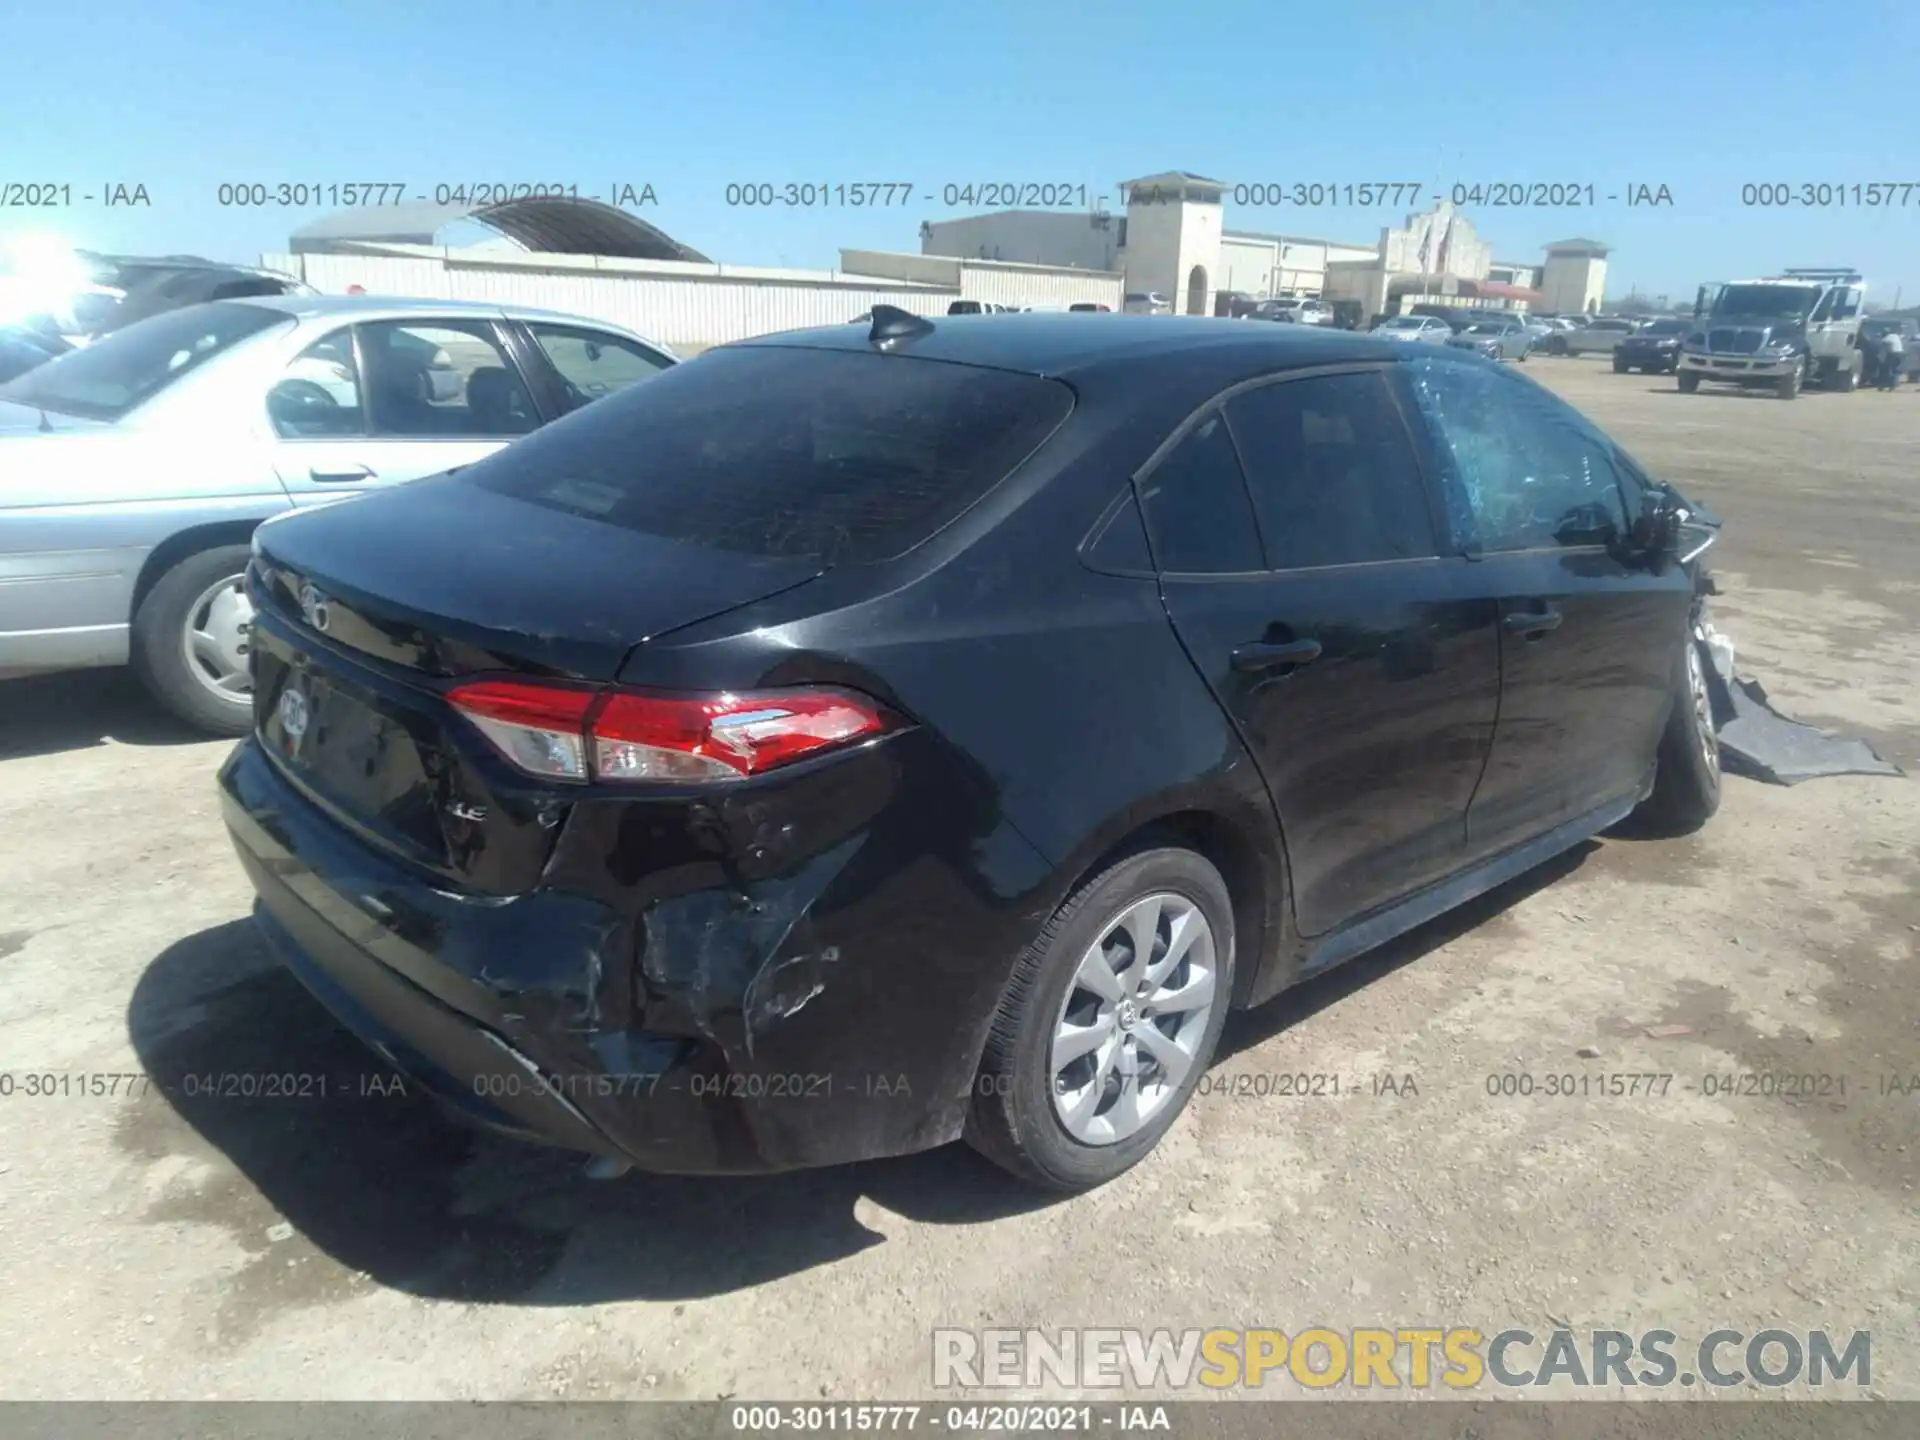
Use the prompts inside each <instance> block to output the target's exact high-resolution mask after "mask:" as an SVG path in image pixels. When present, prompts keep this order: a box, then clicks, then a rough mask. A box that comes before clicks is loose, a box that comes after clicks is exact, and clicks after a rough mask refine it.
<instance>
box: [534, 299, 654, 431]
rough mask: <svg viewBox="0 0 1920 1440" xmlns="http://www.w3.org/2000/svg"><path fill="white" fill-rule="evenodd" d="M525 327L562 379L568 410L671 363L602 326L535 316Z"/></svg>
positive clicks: (627, 384)
mask: <svg viewBox="0 0 1920 1440" xmlns="http://www.w3.org/2000/svg"><path fill="white" fill-rule="evenodd" d="M527 329H528V330H529V331H531V332H532V334H533V338H534V340H535V341H536V342H538V344H539V346H540V349H541V351H542V352H543V353H544V354H545V355H546V357H547V359H548V360H549V361H550V362H551V363H552V365H553V368H554V369H555V370H556V371H558V372H559V375H560V378H561V379H562V380H563V381H565V382H566V386H565V394H566V400H567V407H568V408H569V409H572V410H577V409H579V408H580V407H581V406H582V405H585V404H588V403H590V402H591V401H594V400H598V399H600V398H601V397H602V396H605V395H611V394H613V392H614V391H616V390H624V389H626V387H627V386H629V385H631V384H633V383H634V382H635V381H636V380H645V379H647V378H649V377H650V376H654V375H658V374H659V373H660V372H661V371H662V370H664V369H666V368H667V366H669V365H671V364H672V363H673V362H672V361H671V360H670V359H668V358H667V357H666V356H665V355H662V354H661V353H660V352H659V351H657V350H649V349H648V348H647V347H646V346H644V345H642V344H640V343H639V342H638V341H635V340H629V339H627V338H626V337H625V336H624V335H610V334H608V333H607V332H606V331H604V330H587V329H582V328H580V327H578V326H572V325H548V324H546V323H544V322H542V321H538V320H530V321H528V322H527Z"/></svg>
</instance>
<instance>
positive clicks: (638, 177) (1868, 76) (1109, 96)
mask: <svg viewBox="0 0 1920 1440" xmlns="http://www.w3.org/2000/svg"><path fill="white" fill-rule="evenodd" d="M1823 15H1824V16H1830V17H1831V18H1823ZM74 24H75V22H74V12H73V11H72V10H71V9H70V8H69V7H63V6H58V5H46V4H42V5H23V6H19V7H16V9H15V11H14V13H12V14H11V15H10V16H9V18H8V21H7V26H6V45H5V50H4V53H0V184H5V183H6V182H9V181H11V182H55V183H68V184H71V185H72V187H73V192H74V195H75V196H76V201H77V197H78V196H79V195H80V194H82V193H95V194H97V193H99V192H100V190H101V188H102V187H103V186H104V185H106V184H109V183H113V182H119V183H122V184H125V185H128V186H132V185H134V184H143V185H145V186H146V188H147V191H148V193H149V195H150V197H151V202H152V203H151V206H150V207H145V208H131V209H123V208H103V207H102V206H100V205H99V204H98V202H95V203H92V204H88V203H85V202H78V203H76V204H74V205H73V206H72V207H70V208H65V209H52V210H46V209H40V210H21V209H0V235H6V234H18V233H19V232H21V231H23V230H27V229H30V228H31V229H38V230H41V231H47V230H52V231H56V232H58V233H59V234H61V235H63V236H65V237H66V238H68V239H70V240H71V241H72V242H73V243H76V244H80V245H83V246H88V247H93V248H101V249H109V250H121V251H133V252H159V251H172V250H180V251H191V252H196V253H201V254H208V255H214V256H218V257H221V258H226V259H237V260H253V259H254V258H256V257H257V256H258V255H259V254H260V253H261V252H262V251H266V250H274V249H280V248H283V247H284V244H285V241H286V237H287V235H288V233H289V232H290V231H292V230H293V229H294V228H296V227H297V226H298V225H299V224H301V223H303V222H304V221H305V220H307V219H310V218H314V217H315V216H317V215H318V214H320V213H324V212H323V211H322V210H309V211H297V210H280V209H268V210H252V209H232V208H225V209H223V208H222V207H220V206H219V205H218V203H217V197H218V187H219V185H220V184H221V183H222V182H226V181H249V182H250V181H261V182H266V183H268V184H277V183H279V182H282V181H285V182H302V181H305V182H317V183H320V184H325V183H328V182H342V181H400V182H405V184H406V185H407V187H408V189H409V191H410V192H411V193H425V192H429V191H431V189H432V188H433V187H434V186H436V185H440V184H449V185H450V184H458V183H461V182H544V183H559V184H571V185H577V186H579V188H580V191H581V193H583V194H591V193H601V192H604V191H605V190H606V189H607V187H608V186H609V185H610V184H614V183H631V184H634V185H635V186H636V188H638V186H639V185H640V184H641V183H647V184H651V185H652V186H653V188H654V191H655V193H656V195H657V197H658V202H659V203H658V205H657V206H655V207H652V208H650V209H649V210H647V211H645V212H644V213H645V214H646V216H647V218H649V219H650V220H652V221H653V222H654V223H656V224H658V225H660V226H661V227H662V228H664V229H665V230H667V231H668V232H669V233H671V234H673V235H675V236H677V237H679V238H681V239H683V240H685V241H686V242H687V243H688V244H691V245H693V246H694V247H696V248H697V249H699V250H702V251H704V252H705V253H707V254H708V255H710V256H712V257H714V258H715V259H719V260H722V261H732V262H735V263H739V264H763V265H779V264H787V265H795V266H805V267H821V268H825V267H830V266H833V265H835V264H837V262H838V248H839V247H840V246H842V245H845V246H851V247H863V248H874V249H892V250H917V249H918V248H919V241H918V235H917V231H918V226H919V222H920V221H921V220H923V219H934V218H942V217H944V216H946V215H950V214H964V213H970V212H971V211H972V210H974V209H977V208H979V207H977V206H974V207H969V206H964V205H962V206H959V207H955V208H951V209H950V208H948V207H946V206H944V205H942V204H940V203H938V202H939V199H940V193H941V191H942V188H943V187H944V186H945V185H947V184H956V185H958V184H964V183H966V182H969V181H1018V182H1029V181H1032V182H1055V183H1068V184H1073V185H1080V184H1084V185H1086V186H1088V187H1089V189H1091V190H1100V191H1108V192H1110V191H1112V190H1113V188H1114V186H1115V185H1116V184H1117V183H1118V182H1119V181H1121V180H1124V179H1129V178H1132V177H1135V176H1139V175H1145V174H1150V173H1153V172H1155V171H1159V170H1164V169H1170V168H1186V169H1192V170H1196V171H1199V172H1200V173H1202V174H1207V175H1212V176H1217V177H1220V178H1223V179H1226V180H1229V181H1249V182H1252V181H1279V182H1283V183H1292V182H1295V181H1315V180H1325V181H1334V182H1339V183H1345V182H1348V181H1356V182H1357V181H1369V180H1375V181H1378V180H1391V181H1418V182H1420V183H1421V184H1423V185H1424V186H1426V187H1428V188H1429V190H1430V191H1431V190H1434V189H1439V188H1444V187H1445V186H1447V185H1449V184H1451V183H1453V182H1456V181H1457V182H1461V183H1469V184H1470V183H1474V182H1476V181H1502V180H1522V181H1530V182H1532V181H1538V182H1554V181H1557V182H1563V183H1573V184H1580V185H1585V184H1592V185H1593V186H1594V187H1595V188H1596V191H1597V192H1598V193H1599V195H1600V196H1601V202H1600V204H1599V206H1598V208H1595V209H1580V210H1566V209H1500V210H1495V209H1491V208H1487V207H1484V206H1483V207H1480V208H1474V207H1471V206H1470V207H1468V214H1469V216H1470V218H1471V219H1472V220H1473V221H1474V222H1475V224H1476V225H1477V226H1478V227H1479V230H1480V233H1481V235H1482V236H1483V238H1486V239H1488V240H1490V241H1491V242H1492V244H1493V246H1494V250H1495V253H1496V256H1497V257H1498V258H1500V259H1503V260H1508V259H1510V260H1532V259H1536V258H1538V255H1539V247H1540V246H1541V245H1543V244H1544V243H1546V242H1548V241H1552V240H1558V239H1563V238H1567V237H1569V236H1574V235H1584V236H1591V237H1593V238H1596V239H1600V240H1603V241H1605V242H1608V243H1610V244H1612V245H1613V246H1615V247H1616V249H1615V254H1614V259H1613V263H1612V270H1611V274H1610V277H1609V291H1610V293H1612V294H1615V295H1618V294H1620V293H1623V292H1624V291H1625V290H1627V289H1628V288H1629V287H1634V286H1637V287H1639V288H1641V289H1642V290H1644V291H1646V292H1647V293H1670V294H1673V295H1676V296H1678V295H1681V294H1691V292H1692V288H1693V286H1694V285H1695V284H1696V283H1697V282H1698V281H1700V280H1703V279H1713V278H1728V277H1734V276H1739V275H1745V274H1752V273H1765V272H1768V271H1772V270H1776V269H1778V268H1780V267H1782V266H1786V265H1814V264H1838V263H1850V264H1855V265H1858V266H1860V267H1861V268H1862V269H1863V270H1864V271H1865V272H1866V274H1867V276H1868V279H1869V282H1870V286H1871V288H1870V291H1869V298H1870V299H1876V300H1879V301H1881V302H1883V303H1884V302H1889V301H1891V300H1892V298H1893V294H1894V291H1895V290H1896V288H1898V289H1902V290H1903V291H1904V302H1905V303H1907V304H1912V303H1915V302H1916V301H1920V128H1916V121H1920V4H1910V3H1909V4H1901V3H1893V0H1884V3H1866V4H1857V5H1849V6H1845V7H1840V8H1834V7H1823V6H1821V5H1818V4H1787V3H1778V0H1775V3H1766V0H1761V3H1743V4H1737V5H1736V4H1733V3H1728V0H1688V3H1685V4H1676V3H1672V0H1666V3H1661V4H1643V3H1639V0H1622V3H1611V4H1606V5H1582V4H1574V3H1571V0H1530V3H1524V4H1517V3H1516V4H1509V3H1503V0H1489V3H1480V4H1475V3H1472V0H1449V3H1422V4H1415V3H1406V0H1325V3H1317V4H1301V3H1275V0H1265V3H1244V0H1222V3H1217V4H1214V5H1203V4H1192V3H1186V4H1175V3H1172V0H1160V3H1157V4H1156V3H1140V4H1108V5H1102V6H1093V5H1064V4H1058V3H1055V4H1048V3H1045V0H1028V3H1023V4H1004V3H972V4H965V5H918V6H916V5H903V4H898V3H891V4H877V3H869V0H857V3H835V0H804V3H803V0H787V3H783V4H768V3H759V0H756V3H730V0H703V3H701V4H699V5H697V6H671V7H669V6H656V5H648V4H645V3H640V4H630V5H613V4H591V3H584V0H564V3H549V4H544V5H525V4H522V5H508V4H499V3H491V0H459V3H455V4H437V5H430V6H411V5H396V4H393V3H391V0H381V3H373V0H336V3H334V4H331V5H328V6H324V7H315V6H311V5H301V6H286V5H280V4H275V3H270V0H261V3H256V4H253V5H249V6H235V5H232V4H231V3H230V0H229V3H227V4H224V5H218V6H216V5H213V4H208V3H204V0H168V3H166V4H164V5H156V4H151V3H145V4H132V3H128V0H101V3H96V4H94V5H90V6H88V7H87V10H86V16H85V25H84V27H83V29H82V30H81V31H76V29H75V28H74ZM806 180H816V181H824V182H838V181H890V180H904V181H912V182H913V183H914V185H915V187H916V192H917V193H918V194H931V195H933V197H934V200H935V203H933V204H931V205H928V204H923V203H921V202H920V201H919V200H917V199H916V200H915V202H914V203H913V204H912V205H910V206H907V207H900V206H894V207H890V208H884V209H878V210H858V209H837V208H812V209H774V210H764V209H747V208H741V207H737V206H736V207H729V206H728V205H727V204H726V187H727V185H728V184H729V183H730V182H742V181H770V182H774V183H777V184H784V183H786V182H788V181H796V182H797V181H806ZM1876 181H1904V182H1912V184H1911V188H1910V190H1909V192H1908V203H1907V204H1906V205H1905V206H1904V208H1893V209H1880V210H1865V211H1863V210H1861V209H1859V208H1856V207H1854V206H1852V205H1849V206H1848V207H1847V208H1844V209H1840V208H1829V209H1818V208H1815V209H1803V208H1799V207H1793V208H1786V209H1779V208H1756V207H1751V206H1747V205H1743V204H1742V196H1741V187H1742V185H1743V184H1750V183H1761V182H1786V183H1788V184H1796V185H1797V184H1799V183H1802V182H1809V183H1823V182H1824V183H1828V184H1836V185H1845V186H1851V185H1853V184H1855V183H1861V184H1865V183H1870V182H1876ZM1634 184H1645V185H1648V186H1654V187H1657V186H1660V185H1665V186H1666V187H1667V188H1668V189H1669V190H1670V191H1671V193H1672V195H1673V197H1674V204H1673V205H1672V206H1671V207H1664V206H1663V207H1660V208H1657V209H1630V208H1628V207H1626V206H1625V204H1624V202H1621V203H1612V204H1609V203H1607V202H1606V200H1605V199H1604V197H1605V195H1606V194H1609V193H1622V194H1624V188H1625V187H1626V186H1629V185H1634ZM0 198H5V197H4V196H0ZM1849 198H1851V197H1849ZM1115 203H1116V202H1115V201H1113V200H1112V199H1110V200H1109V204H1110V205H1113V204H1115ZM1402 222H1403V215H1402V213H1401V210H1400V209H1399V208H1397V207H1396V208H1393V209H1383V208H1373V209H1359V208H1302V207H1294V206H1285V207H1280V208H1273V209H1260V210H1255V209H1251V208H1248V207H1244V206H1240V207H1236V206H1232V205H1230V206H1229V207H1228V211H1227V224H1228V226H1229V228H1238V229H1257V230H1268V231H1280V232H1284V233H1290V234H1305V235H1315V236H1327V237H1330V238H1335V239H1342V240H1355V241H1361V242H1367V243H1371V242H1372V241H1374V240H1375V239H1377V237H1378V234H1379V230H1380V227H1381V226H1382V225H1385V224H1395V225H1398V224H1400V223H1402Z"/></svg>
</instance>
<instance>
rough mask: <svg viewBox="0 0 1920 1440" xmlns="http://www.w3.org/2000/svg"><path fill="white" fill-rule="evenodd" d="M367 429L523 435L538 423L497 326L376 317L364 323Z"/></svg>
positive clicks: (389, 436)
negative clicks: (495, 327)
mask: <svg viewBox="0 0 1920 1440" xmlns="http://www.w3.org/2000/svg"><path fill="white" fill-rule="evenodd" d="M359 335H360V368H361V381H362V383H363V385H364V386H365V390H366V410H367V421H368V431H369V433H370V434H372V435H375V436H377V437H379V438H381V439H386V440H455V439H457V440H475V439H494V438H499V437H503V436H512V435H525V434H526V433H527V432H528V431H530V430H532V429H534V428H535V427H536V426H538V425H539V423H540V416H539V412H538V411H537V410H535V408H534V404H533V397H532V395H530V394H529V393H528V391H527V386H526V382H525V381H524V380H522V379H521V377H520V371H519V369H518V367H516V366H515V364H514V362H513V361H512V359H511V358H509V357H508V355H507V353H506V351H505V350H504V349H503V348H502V346H501V344H500V337H499V334H498V332H497V331H495V329H494V328H493V326H491V325H489V324H487V323H485V322H484V321H467V320H454V319H447V320H439V319H435V320H426V321H416V320H404V321H403V320H379V321H373V322H371V323H369V324H365V325H362V326H360V327H359Z"/></svg>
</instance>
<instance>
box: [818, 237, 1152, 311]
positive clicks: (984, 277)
mask: <svg viewBox="0 0 1920 1440" xmlns="http://www.w3.org/2000/svg"><path fill="white" fill-rule="evenodd" d="M840 265H841V269H842V271H843V273H846V274H858V275H865V276H879V277H883V278H885V279H889V280H902V281H915V282H919V283H922V284H937V285H945V286H957V287H958V289H959V293H960V294H961V295H962V296H963V297H965V298H966V299H968V300H990V301H992V302H993V303H994V304H996V305H1017V306H1021V307H1025V306H1028V305H1033V306H1043V307H1045V308H1048V309H1060V310H1064V309H1065V308H1066V307H1067V306H1069V305H1073V304H1077V303H1082V302H1085V303H1090V304H1094V305H1106V306H1109V307H1110V308H1112V309H1114V310H1118V309H1119V308H1120V301H1121V292H1122V289H1123V285H1122V279H1121V276H1120V275H1119V274H1118V273H1117V272H1115V271H1111V270H1104V271H1103V270H1081V269H1076V268H1072V267H1062V266H1055V265H1015V264H1009V263H1007V262H1005V261H995V260H958V259H951V258H947V257H943V256H937V255H902V254H896V253H894V252H892V251H886V250H842V251H841V252H840Z"/></svg>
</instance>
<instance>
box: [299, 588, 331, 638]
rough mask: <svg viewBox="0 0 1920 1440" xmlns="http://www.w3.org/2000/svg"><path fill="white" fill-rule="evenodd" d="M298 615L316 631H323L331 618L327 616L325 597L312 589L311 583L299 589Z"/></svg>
mask: <svg viewBox="0 0 1920 1440" xmlns="http://www.w3.org/2000/svg"><path fill="white" fill-rule="evenodd" d="M300 614H301V615H302V616H303V617H304V618H305V619H306V622H307V624H309V625H311V626H312V627H313V628H314V629H316V630H325V629H326V628H327V621H328V620H329V619H330V618H331V617H330V616H329V615H328V614H327V597H326V596H325V595H322V594H321V593H320V592H319V591H318V590H316V589H314V587H313V585H312V584H311V583H307V584H303V585H301V587H300Z"/></svg>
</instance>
